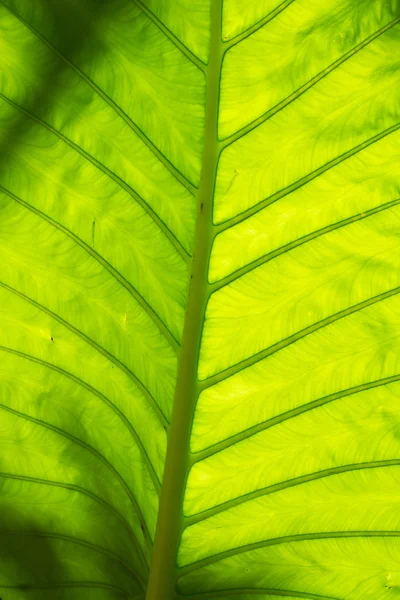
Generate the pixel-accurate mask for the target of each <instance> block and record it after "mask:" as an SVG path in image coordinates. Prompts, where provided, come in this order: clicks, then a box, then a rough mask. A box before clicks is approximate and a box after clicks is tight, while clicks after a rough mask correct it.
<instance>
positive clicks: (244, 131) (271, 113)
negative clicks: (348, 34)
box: [221, 0, 400, 148]
mask: <svg viewBox="0 0 400 600" xmlns="http://www.w3.org/2000/svg"><path fill="white" fill-rule="evenodd" d="M292 1H293V0H291V1H290V2H289V4H291V2H292ZM397 23H400V17H398V18H397V19H394V20H393V21H391V22H390V23H388V24H387V25H385V26H384V27H381V28H380V29H378V30H377V31H376V32H375V33H373V34H372V35H370V36H368V37H367V38H365V40H363V41H362V42H360V43H359V44H357V46H354V48H352V49H351V50H349V51H348V52H346V53H345V54H343V56H341V57H340V58H338V59H337V60H335V61H334V62H333V63H332V64H330V65H329V66H328V67H326V68H325V69H323V70H322V71H320V72H319V73H318V74H317V75H315V77H313V78H312V79H310V80H309V81H307V82H306V83H305V84H304V85H302V86H301V87H299V88H298V89H297V90H295V91H294V92H292V94H290V96H287V98H285V99H284V100H282V101H281V102H279V103H278V104H276V105H275V106H273V107H272V108H271V109H269V110H268V111H267V112H265V113H264V114H262V115H261V116H260V117H257V119H254V121H252V122H251V123H248V124H247V125H245V126H244V127H242V128H241V129H239V130H238V131H236V132H235V133H232V134H231V135H230V136H228V137H226V138H225V139H223V140H221V142H222V147H223V148H226V147H227V146H229V145H230V144H233V143H234V142H235V141H236V140H237V139H239V138H241V137H243V136H245V135H246V134H247V133H250V132H251V131H253V130H254V129H256V128H257V127H258V126H259V125H262V124H263V123H265V121H268V119H270V118H271V117H273V116H274V115H276V114H277V113H279V112H280V111H281V110H283V109H284V108H286V106H288V105H289V104H291V103H292V102H294V101H295V100H297V98H299V97H300V96H302V95H303V94H304V93H305V92H307V91H308V90H309V89H310V88H312V87H313V86H314V85H315V84H317V83H318V82H319V81H321V79H324V77H326V76H327V75H329V74H330V73H331V72H332V71H334V70H335V69H336V68H337V67H339V66H340V65H342V64H343V63H344V62H346V61H347V60H348V59H349V58H351V57H352V56H354V55H355V54H357V52H359V51H360V50H362V49H363V48H365V46H368V44H370V43H371V42H373V41H374V40H375V39H376V38H378V37H379V36H381V35H382V34H384V33H385V32H386V31H388V30H389V29H391V28H392V27H394V26H395V25H397ZM233 45H234V44H233Z"/></svg>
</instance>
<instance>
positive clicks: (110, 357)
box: [0, 281, 167, 492]
mask: <svg viewBox="0 0 400 600" xmlns="http://www.w3.org/2000/svg"><path fill="white" fill-rule="evenodd" d="M0 287H2V288H4V289H5V290H7V291H8V292H10V293H12V294H15V295H16V296H18V297H19V298H21V299H22V300H24V301H25V302H28V303H29V304H32V305H33V306H35V307H36V308H37V309H38V310H40V311H42V312H43V313H45V314H47V315H49V316H50V317H51V318H53V319H54V320H55V321H58V322H59V323H60V324H61V325H63V326H64V327H66V328H67V329H69V330H70V331H71V332H72V333H74V334H75V335H77V336H78V337H80V338H81V339H82V340H84V341H85V342H86V343H88V344H89V345H90V346H92V347H93V348H94V349H95V350H97V351H98V352H99V353H100V354H102V355H103V356H105V357H106V358H107V359H108V360H109V361H110V362H111V363H113V364H115V366H116V367H117V368H118V369H120V370H121V371H122V372H123V373H125V374H126V375H127V376H128V377H129V378H130V379H132V380H133V381H134V383H136V380H135V378H134V376H133V378H132V373H131V371H130V370H129V369H128V368H127V367H126V366H125V365H124V364H123V363H121V362H120V361H119V360H118V359H117V358H115V356H113V355H112V354H110V353H109V352H108V351H107V350H105V349H104V348H103V347H102V346H99V345H98V344H97V343H96V342H94V341H93V340H92V339H91V338H89V337H88V336H86V335H85V334H84V333H83V332H82V331H80V329H77V328H76V327H74V326H73V325H71V324H70V323H68V322H67V321H64V319H62V318H61V317H60V316H59V315H57V314H56V313H53V312H52V311H51V310H49V309H48V308H46V307H45V306H43V305H42V304H39V303H38V302H36V301H35V300H33V299H32V298H29V297H28V296H25V294H23V293H22V292H19V291H18V290H16V289H15V288H13V287H11V286H9V285H7V284H6V283H3V282H2V281H0ZM114 406H115V404H114ZM116 409H117V410H118V411H119V409H118V408H117V407H116ZM119 414H120V416H121V418H122V419H123V420H124V423H125V425H126V427H127V428H128V429H129V432H130V434H131V436H132V438H133V440H134V442H135V444H136V445H137V446H138V448H139V450H140V452H141V454H142V456H143V459H144V462H145V463H146V466H147V468H148V470H149V474H150V476H151V479H152V480H153V483H154V487H155V488H156V490H157V492H159V490H160V480H159V479H158V476H157V474H156V472H155V469H154V467H153V464H152V462H151V460H150V458H149V456H148V454H147V451H146V449H145V447H144V446H143V443H142V441H141V439H140V437H139V435H138V433H137V432H136V429H135V428H134V427H133V425H132V424H131V422H130V421H129V420H128V419H127V417H126V416H125V415H124V413H122V411H119ZM163 423H164V425H166V424H167V422H166V421H163Z"/></svg>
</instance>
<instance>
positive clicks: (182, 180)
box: [0, 0, 197, 195]
mask: <svg viewBox="0 0 400 600" xmlns="http://www.w3.org/2000/svg"><path fill="white" fill-rule="evenodd" d="M0 1H1V4H3V6H5V8H6V9H7V10H8V11H9V12H10V13H11V14H12V15H14V17H15V18H16V19H18V20H19V21H20V22H21V23H23V25H25V27H27V28H28V29H29V30H30V31H31V32H32V33H33V34H34V35H35V36H37V37H38V38H39V39H40V40H41V41H42V42H43V43H44V44H46V45H47V46H48V47H49V48H50V49H51V50H52V51H53V52H54V53H55V54H57V56H59V57H60V58H61V60H63V61H64V62H65V63H66V64H67V65H68V66H69V67H71V69H73V70H74V71H75V73H77V75H79V77H80V78H81V79H83V80H84V81H85V82H86V83H87V84H88V85H89V86H90V87H91V88H92V89H93V90H94V91H95V92H96V93H97V94H98V95H99V96H100V97H101V98H102V99H103V100H104V101H105V102H106V103H107V104H108V106H110V108H112V109H113V110H114V111H115V112H116V113H117V114H118V115H119V116H120V117H121V118H122V119H123V121H125V123H126V124H127V125H128V127H129V128H130V129H131V130H132V131H133V132H134V133H135V134H136V135H137V136H138V137H139V138H140V139H141V140H142V142H143V143H144V144H145V145H146V146H147V147H148V148H149V150H150V151H151V152H152V153H153V154H154V155H155V156H156V157H157V158H158V160H159V161H160V162H161V163H162V164H163V165H164V166H165V167H166V169H167V170H168V171H169V173H170V174H171V175H172V176H173V177H174V178H175V179H177V180H178V181H179V183H180V184H181V185H183V186H184V187H185V188H186V189H187V190H188V191H189V192H190V193H191V194H192V195H194V192H195V190H196V189H197V188H196V186H195V185H194V184H193V183H192V182H191V181H189V179H188V178H187V177H186V176H185V175H183V173H181V172H180V171H179V169H177V168H176V167H175V166H174V165H173V164H172V163H171V162H170V160H169V159H168V158H167V157H166V156H165V155H164V154H163V153H162V152H161V150H159V149H158V148H157V146H156V145H155V144H154V143H153V142H152V141H151V140H150V138H148V137H147V135H146V134H145V133H144V132H143V131H142V130H141V129H140V127H139V126H138V125H136V123H134V122H133V121H132V119H131V118H130V117H129V116H128V115H127V114H126V113H125V112H124V111H123V110H122V108H121V107H120V106H118V104H116V103H115V102H114V100H112V99H111V98H110V97H109V96H108V95H107V94H106V93H105V92H104V91H103V90H102V89H101V88H100V87H99V86H98V85H97V84H96V83H95V82H94V81H93V80H92V79H90V77H89V76H88V75H86V74H85V73H84V72H83V71H82V70H81V69H80V68H79V67H78V66H77V65H75V64H74V63H73V62H72V61H70V60H69V59H68V58H67V57H66V56H64V55H63V54H62V53H61V52H60V51H59V50H57V48H56V47H55V46H53V44H51V42H49V41H48V40H47V39H46V38H45V37H44V36H43V35H42V34H41V33H39V31H37V30H36V29H35V28H34V27H33V26H32V25H31V24H30V23H28V22H27V21H25V19H24V18H23V17H21V16H20V15H19V14H18V13H16V12H15V11H14V10H12V9H11V8H10V7H9V6H7V5H5V4H4V2H3V0H0Z"/></svg>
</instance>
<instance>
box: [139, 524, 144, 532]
mask: <svg viewBox="0 0 400 600" xmlns="http://www.w3.org/2000/svg"><path fill="white" fill-rule="evenodd" d="M140 529H141V530H142V533H143V534H144V525H143V523H140Z"/></svg>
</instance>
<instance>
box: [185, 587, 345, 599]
mask: <svg viewBox="0 0 400 600" xmlns="http://www.w3.org/2000/svg"><path fill="white" fill-rule="evenodd" d="M232 594H235V595H240V596H242V595H244V594H249V595H250V594H251V595H255V596H256V595H257V596H258V595H261V594H263V595H265V596H283V597H285V598H287V597H289V598H305V600H341V599H340V598H336V597H335V598H334V597H333V596H320V595H319V594H309V593H307V592H296V591H295V590H282V589H279V590H277V589H276V590H275V589H273V588H232V589H226V590H216V591H215V592H203V593H200V594H181V595H182V597H183V598H187V599H188V600H206V599H207V598H210V600H214V598H226V597H229V596H232Z"/></svg>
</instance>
